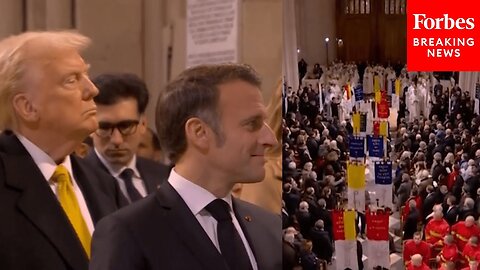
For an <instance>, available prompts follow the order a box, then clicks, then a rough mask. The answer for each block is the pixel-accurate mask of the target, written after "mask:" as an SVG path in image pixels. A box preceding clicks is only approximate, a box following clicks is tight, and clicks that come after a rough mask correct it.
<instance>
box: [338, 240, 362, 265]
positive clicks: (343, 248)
mask: <svg viewBox="0 0 480 270" xmlns="http://www.w3.org/2000/svg"><path fill="white" fill-rule="evenodd" d="M335 257H336V258H341V259H337V260H335V264H336V265H335V267H336V269H342V270H344V269H351V270H358V262H357V241H353V240H351V241H346V240H338V241H335Z"/></svg>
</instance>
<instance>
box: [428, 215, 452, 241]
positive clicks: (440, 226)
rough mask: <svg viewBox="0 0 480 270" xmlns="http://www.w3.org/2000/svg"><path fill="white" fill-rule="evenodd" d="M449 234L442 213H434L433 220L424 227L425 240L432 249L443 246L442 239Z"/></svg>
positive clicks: (448, 227) (448, 228)
mask: <svg viewBox="0 0 480 270" xmlns="http://www.w3.org/2000/svg"><path fill="white" fill-rule="evenodd" d="M449 232H450V226H449V225H448V223H447V221H446V220H445V219H444V218H443V213H442V211H435V212H434V213H433V218H432V219H431V220H430V221H429V222H428V224H427V226H425V240H426V241H427V243H429V244H431V245H433V246H434V247H442V246H443V238H444V237H445V235H447V234H448V233H449Z"/></svg>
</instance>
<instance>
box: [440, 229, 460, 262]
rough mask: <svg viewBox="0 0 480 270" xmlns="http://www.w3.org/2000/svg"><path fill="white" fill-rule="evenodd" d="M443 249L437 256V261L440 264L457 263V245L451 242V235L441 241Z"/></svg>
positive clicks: (458, 257)
mask: <svg viewBox="0 0 480 270" xmlns="http://www.w3.org/2000/svg"><path fill="white" fill-rule="evenodd" d="M443 244H444V245H443V248H442V250H441V251H440V254H438V256H437V261H439V262H441V263H446V262H457V261H458V260H459V259H460V256H459V253H458V248H457V245H455V243H454V242H453V235H451V234H447V235H445V237H444V239H443Z"/></svg>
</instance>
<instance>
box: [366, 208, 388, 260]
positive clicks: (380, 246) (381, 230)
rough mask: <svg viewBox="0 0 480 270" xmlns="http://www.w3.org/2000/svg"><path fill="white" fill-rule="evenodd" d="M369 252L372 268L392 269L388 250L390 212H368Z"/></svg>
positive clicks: (367, 253)
mask: <svg viewBox="0 0 480 270" xmlns="http://www.w3.org/2000/svg"><path fill="white" fill-rule="evenodd" d="M365 219H366V221H367V238H368V242H367V252H366V255H367V256H368V261H369V263H370V262H371V264H370V266H372V267H376V266H382V267H385V268H390V260H389V259H390V256H389V255H390V254H389V248H388V237H389V233H388V226H389V224H388V222H389V220H390V211H384V210H378V211H367V213H366V214H365Z"/></svg>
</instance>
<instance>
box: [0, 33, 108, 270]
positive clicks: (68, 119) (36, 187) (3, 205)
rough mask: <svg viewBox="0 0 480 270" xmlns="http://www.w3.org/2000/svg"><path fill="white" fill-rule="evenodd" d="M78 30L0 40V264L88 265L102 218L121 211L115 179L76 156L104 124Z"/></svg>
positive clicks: (28, 266)
mask: <svg viewBox="0 0 480 270" xmlns="http://www.w3.org/2000/svg"><path fill="white" fill-rule="evenodd" d="M89 44H90V39H89V38H87V37H85V36H83V35H81V34H78V33H74V32H27V33H23V34H20V35H17V36H12V37H9V38H6V39H4V40H1V41H0V129H1V130H4V132H3V133H2V134H0V215H1V217H2V218H1V219H0V232H1V233H0V243H1V245H2V248H0V269H40V270H42V269H45V270H47V269H48V270H50V269H56V270H57V269H60V270H61V269H79V270H81V269H87V268H88V264H89V258H90V242H91V235H92V233H93V230H94V226H95V224H96V222H97V221H98V220H100V219H101V218H102V217H104V216H105V215H107V214H109V213H111V212H113V211H114V210H116V202H115V197H114V196H115V183H114V180H113V179H112V178H110V176H108V175H106V174H103V173H102V172H100V171H97V170H95V169H94V168H90V167H89V166H88V165H87V164H85V163H84V162H83V161H82V160H80V159H79V158H77V157H75V156H74V155H71V154H72V153H73V151H74V150H75V148H76V147H77V146H78V145H79V144H80V143H81V142H82V141H83V140H84V139H85V138H86V137H87V136H88V135H89V134H90V133H92V132H93V131H94V130H95V129H97V127H98V123H97V119H96V106H95V103H94V102H93V97H94V96H95V95H97V93H98V90H97V88H96V87H95V86H94V85H93V84H92V82H91V81H90V79H89V77H88V68H89V65H88V64H86V63H85V61H84V60H83V58H82V57H81V56H80V52H81V51H82V50H84V49H85V48H86V47H87V46H88V45H89Z"/></svg>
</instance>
